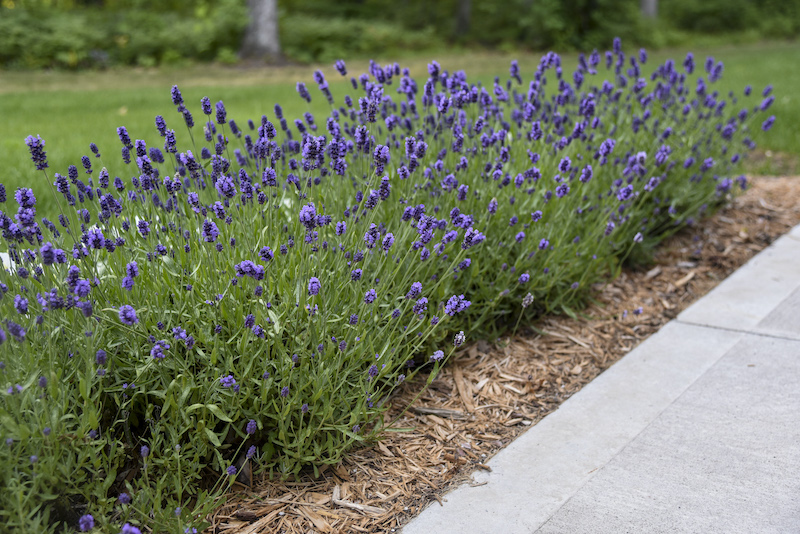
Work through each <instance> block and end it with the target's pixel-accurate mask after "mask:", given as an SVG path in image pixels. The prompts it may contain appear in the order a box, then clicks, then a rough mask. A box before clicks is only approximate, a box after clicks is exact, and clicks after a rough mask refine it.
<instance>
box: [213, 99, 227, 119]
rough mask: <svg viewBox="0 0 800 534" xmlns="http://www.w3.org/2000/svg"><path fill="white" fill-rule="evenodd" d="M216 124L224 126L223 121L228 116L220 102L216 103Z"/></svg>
mask: <svg viewBox="0 0 800 534" xmlns="http://www.w3.org/2000/svg"><path fill="white" fill-rule="evenodd" d="M216 107H217V124H225V119H226V117H227V116H228V114H227V112H226V111H225V104H223V103H222V100H220V101H219V102H217V106H216Z"/></svg>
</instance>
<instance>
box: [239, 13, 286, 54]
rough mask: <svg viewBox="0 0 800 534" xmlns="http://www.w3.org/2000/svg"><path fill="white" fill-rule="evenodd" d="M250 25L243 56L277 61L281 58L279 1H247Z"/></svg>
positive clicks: (243, 47) (244, 43) (244, 42)
mask: <svg viewBox="0 0 800 534" xmlns="http://www.w3.org/2000/svg"><path fill="white" fill-rule="evenodd" d="M247 7H248V9H249V10H250V25H249V26H248V27H247V31H246V32H245V34H244V41H243V43H242V50H241V56H242V57H243V58H251V59H265V60H270V61H277V60H279V59H280V57H281V43H280V38H279V36H278V2H277V0H247Z"/></svg>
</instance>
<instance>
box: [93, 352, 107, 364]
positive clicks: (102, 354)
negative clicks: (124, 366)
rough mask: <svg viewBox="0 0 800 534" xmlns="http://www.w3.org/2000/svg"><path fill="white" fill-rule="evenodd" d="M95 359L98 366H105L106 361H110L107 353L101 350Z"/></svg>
mask: <svg viewBox="0 0 800 534" xmlns="http://www.w3.org/2000/svg"><path fill="white" fill-rule="evenodd" d="M94 359H95V361H96V362H97V365H105V364H106V361H107V360H108V355H107V354H106V351H104V350H103V349H99V350H98V351H97V354H95V357H94Z"/></svg>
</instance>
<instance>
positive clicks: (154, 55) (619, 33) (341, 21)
mask: <svg viewBox="0 0 800 534" xmlns="http://www.w3.org/2000/svg"><path fill="white" fill-rule="evenodd" d="M278 6H279V13H280V23H279V27H280V39H281V45H282V48H283V53H284V55H285V57H286V58H287V59H289V60H290V61H299V62H305V63H308V62H314V61H323V62H328V61H331V60H333V59H336V58H339V57H349V58H353V57H367V56H374V55H376V54H393V55H397V54H398V53H405V54H408V53H409V52H411V53H413V52H415V51H419V50H423V49H424V50H430V49H443V48H449V47H450V48H451V47H460V48H463V47H468V48H470V49H472V48H478V47H479V48H491V49H501V50H519V49H520V48H523V49H528V50H546V49H558V50H562V51H564V50H591V49H592V48H601V47H602V46H605V45H606V44H607V43H608V42H610V41H611V39H612V38H614V37H621V38H622V39H623V40H624V41H625V42H626V43H628V44H632V45H642V46H648V47H663V46H678V45H689V44H692V45H695V44H697V43H698V42H699V43H704V42H706V41H708V40H709V39H711V40H712V42H714V40H716V42H719V41H723V42H726V41H727V42H732V41H742V40H748V41H753V40H758V39H762V38H795V37H797V35H798V33H799V32H800V0H765V1H757V0H730V1H727V0H708V1H704V2H695V1H694V0H661V2H659V8H658V9H659V17H658V18H657V19H655V20H650V19H645V18H643V17H642V16H641V14H640V5H639V0H564V1H561V0H535V1H534V0H508V1H504V2H498V1H497V0H439V1H437V2H428V1H425V0H407V1H405V2H389V1H387V0H341V1H339V2H327V1H323V0H278ZM465 7H466V9H465ZM247 24H248V13H247V5H246V2H245V1H244V0H221V1H219V2H212V1H211V0H201V1H199V2H188V1H186V0H169V1H165V2H157V1H155V0H135V1H132V2H122V1H120V0H2V2H0V66H5V67H12V68H45V67H58V68H69V69H74V68H87V67H93V68H97V67H105V66H108V65H115V64H122V65H141V66H152V65H158V64H176V63H181V62H185V61H187V60H192V61H219V62H223V63H232V62H235V61H236V60H237V53H238V50H239V47H240V45H241V42H242V36H243V34H244V31H245V29H246V27H247Z"/></svg>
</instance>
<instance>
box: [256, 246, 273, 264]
mask: <svg viewBox="0 0 800 534" xmlns="http://www.w3.org/2000/svg"><path fill="white" fill-rule="evenodd" d="M258 257H259V258H261V261H265V262H267V261H271V260H272V258H274V257H275V254H273V253H272V249H270V248H269V247H262V248H261V250H260V251H259V252H258Z"/></svg>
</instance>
